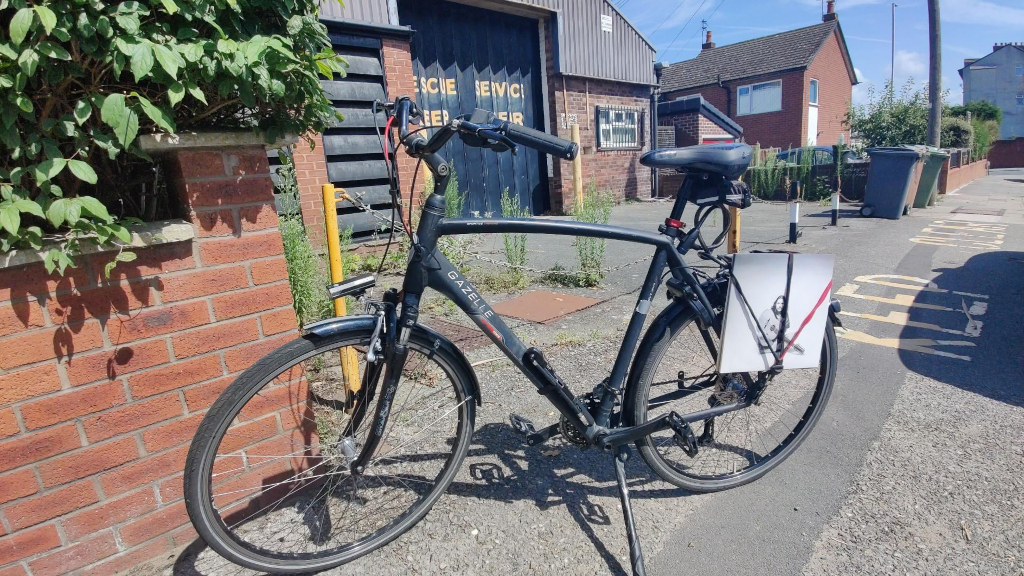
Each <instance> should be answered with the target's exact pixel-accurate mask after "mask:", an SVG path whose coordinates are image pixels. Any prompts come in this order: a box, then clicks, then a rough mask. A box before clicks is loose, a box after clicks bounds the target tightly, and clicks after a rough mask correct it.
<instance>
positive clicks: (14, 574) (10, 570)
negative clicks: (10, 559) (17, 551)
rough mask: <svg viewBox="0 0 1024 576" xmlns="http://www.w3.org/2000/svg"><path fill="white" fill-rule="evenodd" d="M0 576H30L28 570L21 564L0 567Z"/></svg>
mask: <svg viewBox="0 0 1024 576" xmlns="http://www.w3.org/2000/svg"><path fill="white" fill-rule="evenodd" d="M0 576H28V572H26V571H25V568H24V567H23V566H22V565H21V564H14V565H13V566H8V567H7V568H0Z"/></svg>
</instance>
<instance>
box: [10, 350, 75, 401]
mask: <svg viewBox="0 0 1024 576" xmlns="http://www.w3.org/2000/svg"><path fill="white" fill-rule="evenodd" d="M75 360H76V361H77V358H76V359H75ZM57 390H60V376H58V375H57V365H56V364H52V363H51V364H43V365H41V366H36V367H34V368H26V369H24V370H19V371H17V372H8V373H7V374H0V404H10V403H12V402H17V401H19V400H25V399H26V398H33V397H35V396H42V395H43V394H47V393H49V392H54V391H57Z"/></svg>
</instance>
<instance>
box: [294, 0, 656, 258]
mask: <svg viewBox="0 0 1024 576" xmlns="http://www.w3.org/2000/svg"><path fill="white" fill-rule="evenodd" d="M321 20H322V21H323V22H324V23H325V24H326V25H327V27H328V30H329V31H330V33H331V38H332V41H333V43H334V45H335V49H336V50H337V51H338V52H339V53H340V54H342V55H343V56H344V57H345V58H346V59H347V60H348V61H349V64H350V67H349V70H348V75H347V76H346V77H344V78H341V77H338V78H335V79H333V80H331V81H326V82H324V87H325V89H326V91H327V93H328V94H329V95H330V97H331V99H332V100H334V102H335V103H336V105H337V107H338V109H339V110H340V111H341V112H342V113H343V114H344V115H345V121H344V122H341V123H339V124H338V125H337V126H336V127H334V128H332V129H330V130H328V131H327V132H326V133H325V134H323V135H322V136H318V137H317V143H318V146H317V148H316V149H315V150H313V151H309V150H308V148H305V147H301V146H300V149H299V150H297V154H296V156H295V159H296V170H297V173H298V180H299V185H300V189H301V201H302V209H303V217H304V219H305V222H306V224H307V226H308V227H309V228H310V229H311V232H312V233H313V234H316V233H318V232H319V230H320V228H321V224H322V222H323V209H322V204H321V202H320V187H321V186H322V185H323V184H325V183H328V182H330V183H333V184H335V185H337V186H339V187H342V188H345V189H346V191H348V193H349V194H351V195H355V196H359V197H361V198H363V199H364V200H366V201H367V203H369V204H371V205H374V206H376V207H378V208H382V209H383V208H386V207H387V206H388V205H389V203H390V197H389V195H388V187H387V173H386V170H385V168H384V163H383V159H382V155H381V151H380V145H379V142H378V140H377V133H378V130H379V127H380V126H382V125H383V123H384V120H383V118H382V117H381V115H379V114H378V115H377V116H376V118H375V117H374V114H373V112H372V105H373V101H374V100H378V99H379V100H385V99H394V98H395V97H397V96H402V95H409V96H412V97H413V98H414V99H415V100H416V101H417V103H418V104H419V105H420V107H421V108H422V110H423V112H424V118H423V122H422V124H421V127H429V126H436V125H441V124H443V123H444V122H446V121H447V120H448V119H450V118H452V117H454V116H456V115H459V114H465V113H469V112H472V111H473V110H474V109H475V108H484V109H487V110H490V111H492V112H494V113H495V114H496V115H497V116H499V117H501V118H503V119H507V120H509V121H511V122H514V123H517V124H522V125H525V126H529V127H531V128H535V129H538V130H542V131H544V132H548V133H551V134H556V135H558V136H560V137H562V138H566V139H568V138H569V137H570V131H571V126H572V125H573V124H578V125H579V127H580V133H581V148H582V158H583V159H582V164H583V178H584V181H585V182H590V181H591V180H593V181H594V182H595V183H596V184H597V187H598V188H599V189H601V190H607V191H610V192H612V193H613V194H614V195H615V196H616V198H617V199H618V200H622V199H623V198H630V197H637V196H649V195H650V194H651V172H650V170H649V169H646V168H643V167H641V166H640V164H639V162H638V159H639V157H640V155H641V154H642V153H643V152H644V151H645V150H647V149H649V142H650V132H651V130H650V124H651V99H652V94H653V89H654V86H655V84H656V83H657V80H656V78H655V75H654V66H653V64H654V54H655V52H654V48H653V46H652V45H651V44H650V43H649V42H648V41H647V40H646V39H645V38H644V37H643V36H642V35H641V34H640V33H639V32H638V31H637V30H636V28H635V27H633V26H632V25H631V24H630V23H629V22H628V21H627V20H626V19H625V17H623V15H622V14H621V13H620V12H619V11H618V10H617V9H616V8H615V6H614V5H613V4H612V3H611V2H609V1H607V0H594V1H592V2H583V3H581V2H573V1H571V0H526V1H522V0H517V1H512V0H472V1H465V2H463V1H459V2H450V1H447V0H349V1H347V2H345V5H344V6H343V7H342V6H339V5H338V4H337V3H336V2H323V3H322V4H321ZM375 124H376V125H375ZM319 144H322V146H321V145H319ZM442 154H443V155H444V156H445V157H447V158H449V159H451V160H452V161H453V163H454V166H455V174H456V176H457V177H458V180H459V188H460V191H461V192H462V193H463V194H466V200H465V205H464V215H466V216H471V215H479V216H485V215H487V214H498V213H500V197H501V194H502V192H503V191H505V190H508V191H509V193H510V194H513V195H515V196H516V197H518V199H519V201H520V204H521V205H522V206H524V207H528V208H529V209H530V211H531V212H532V213H533V214H543V213H548V212H553V213H563V212H566V211H567V210H569V208H570V205H571V202H572V197H573V195H572V186H571V182H572V168H571V165H569V164H564V163H561V162H559V161H557V160H552V159H550V158H547V157H546V156H544V155H541V154H539V153H537V152H535V151H533V150H529V149H525V148H522V147H521V148H520V150H519V153H518V154H517V155H516V156H512V155H511V154H501V155H499V154H496V153H494V152H491V151H483V150H480V149H474V148H467V147H465V146H463V145H462V143H461V142H460V141H458V140H457V139H456V140H453V141H452V142H451V143H450V144H449V145H448V146H447V147H446V149H445V150H444V151H443V152H442ZM399 157H400V161H399V162H400V163H399V168H400V175H401V180H402V186H403V196H404V197H406V198H407V197H408V196H409V193H410V192H411V190H410V187H411V186H412V183H413V168H414V165H415V163H414V162H413V161H411V160H409V159H408V158H407V157H405V156H404V154H400V156H399ZM423 182H424V179H423V174H420V176H419V181H418V182H417V183H416V186H415V187H416V188H417V190H415V191H414V193H415V194H419V193H420V192H421V191H422V187H423ZM338 218H339V223H340V225H341V227H342V228H345V227H351V228H352V229H353V232H354V236H355V237H357V238H358V237H360V236H364V237H365V236H366V235H369V234H372V233H373V232H374V231H375V230H379V229H380V227H381V222H380V218H379V217H374V216H372V215H369V214H367V213H365V212H361V211H359V210H358V209H357V208H356V207H355V206H351V205H349V204H347V203H343V204H341V205H340V206H339V212H338Z"/></svg>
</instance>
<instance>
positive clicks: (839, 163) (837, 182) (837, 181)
mask: <svg viewBox="0 0 1024 576" xmlns="http://www.w3.org/2000/svg"><path fill="white" fill-rule="evenodd" d="M842 152H843V147H842V146H840V145H838V144H837V145H835V146H832V225H833V226H838V225H839V191H840V189H841V188H842V179H841V175H840V173H839V171H840V170H841V169H842V167H843V160H842Z"/></svg>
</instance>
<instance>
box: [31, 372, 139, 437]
mask: <svg viewBox="0 0 1024 576" xmlns="http://www.w3.org/2000/svg"><path fill="white" fill-rule="evenodd" d="M124 402H125V397H124V387H123V386H122V385H121V383H120V382H104V383H102V384H95V385H93V386H87V387H81V388H75V389H73V390H69V391H67V392H62V393H59V394H54V395H51V396H47V397H45V398H42V399H40V400H34V401H32V402H28V403H26V404H23V405H22V406H21V417H22V419H23V420H24V421H25V427H26V428H28V429H29V430H35V429H36V428H43V427H45V426H49V425H51V424H56V423H57V422H64V421H66V420H71V419H72V418H77V417H78V416H83V415H85V414H92V413H93V412H99V411H100V410H106V409H107V408H111V407H113V406H117V405H118V404H124Z"/></svg>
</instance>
